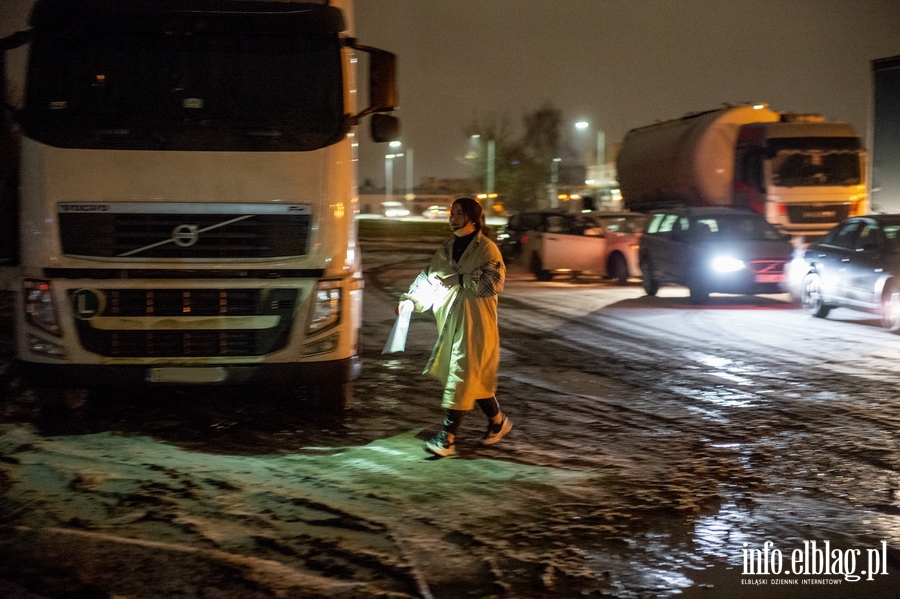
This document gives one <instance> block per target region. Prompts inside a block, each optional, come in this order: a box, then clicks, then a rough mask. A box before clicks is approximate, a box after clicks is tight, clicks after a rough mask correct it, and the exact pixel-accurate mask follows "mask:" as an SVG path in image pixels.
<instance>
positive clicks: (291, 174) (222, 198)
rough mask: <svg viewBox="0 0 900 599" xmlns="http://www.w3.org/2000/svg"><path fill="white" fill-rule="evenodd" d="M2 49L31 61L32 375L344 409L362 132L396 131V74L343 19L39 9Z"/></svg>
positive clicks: (9, 170) (18, 252) (355, 308)
mask: <svg viewBox="0 0 900 599" xmlns="http://www.w3.org/2000/svg"><path fill="white" fill-rule="evenodd" d="M0 47H2V49H3V51H4V58H5V59H7V60H6V61H5V63H6V64H7V65H10V64H11V63H12V59H13V55H14V54H15V53H17V52H24V53H25V59H26V61H27V77H25V78H23V79H20V80H15V79H13V80H10V81H7V77H6V76H4V78H3V79H4V80H3V83H4V90H3V91H4V94H3V96H4V106H5V109H6V110H5V114H4V123H5V127H4V131H3V142H4V147H3V154H2V156H3V158H4V168H3V172H2V174H0V192H2V194H3V197H2V200H0V210H2V216H3V218H2V219H0V227H2V229H3V230H2V231H0V237H2V238H3V239H4V240H6V243H5V244H4V245H2V246H0V249H2V250H3V253H4V255H3V256H0V264H2V265H3V266H2V268H3V269H4V270H5V273H4V274H5V280H6V281H8V282H9V283H8V284H7V285H8V287H10V288H11V289H12V290H13V291H14V292H15V298H16V299H15V310H16V315H15V331H16V332H15V336H16V339H15V351H16V357H17V360H18V363H19V364H20V365H21V367H22V370H23V372H24V373H25V374H26V375H29V376H30V378H31V379H32V380H35V381H37V382H39V383H45V384H58V385H63V386H67V387H76V388H84V387H93V386H97V385H107V384H110V385H129V386H130V385H151V386H153V385H155V386H166V385H196V384H204V385H216V384H221V385H257V386H259V385H286V386H290V387H298V388H301V387H305V388H307V389H308V390H309V395H310V396H311V397H313V398H314V399H316V400H319V401H320V402H321V403H322V404H323V405H327V406H329V407H343V406H345V405H346V403H347V401H348V400H349V398H350V394H351V389H352V387H351V381H352V380H353V379H354V378H355V377H357V376H358V374H359V371H360V359H359V347H358V334H359V329H360V327H361V320H362V317H361V310H362V288H363V283H362V273H361V264H360V252H359V245H358V243H357V234H356V222H355V215H356V214H357V212H358V194H357V187H356V161H357V158H356V149H357V145H358V141H357V137H356V136H357V124H358V122H359V120H360V117H362V116H364V115H368V114H371V115H372V121H371V134H372V137H373V138H374V140H375V141H388V140H391V139H394V138H395V137H396V133H397V121H396V119H395V117H393V116H391V115H390V114H388V113H390V112H391V111H392V110H393V109H394V106H395V92H394V90H395V57H394V55H393V54H390V53H388V52H385V51H382V50H377V49H374V48H368V47H365V46H361V45H359V44H358V43H357V42H356V39H355V38H354V37H353V31H352V12H351V6H350V0H331V1H329V0H310V1H307V2H292V1H287V2H283V1H255V0H79V1H71V0H37V2H36V3H35V4H34V7H33V10H32V13H31V17H30V28H28V29H25V30H23V31H21V32H19V33H16V34H14V35H11V36H7V37H6V38H4V39H2V40H0ZM357 51H363V52H366V53H368V54H369V60H368V63H369V85H368V88H369V106H368V107H367V108H365V109H363V110H358V109H357V105H356V75H355V71H356V66H357V65H356V63H357V58H358V55H357ZM9 70H10V72H12V69H9ZM8 90H9V91H10V94H7V91H8ZM12 91H18V92H21V93H20V95H21V101H20V103H18V104H17V102H16V101H15V99H13V98H12V97H11V96H12V95H13V94H12ZM11 239H15V240H16V241H15V242H14V243H11V242H9V240H11Z"/></svg>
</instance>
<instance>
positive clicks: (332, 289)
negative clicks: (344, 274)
mask: <svg viewBox="0 0 900 599" xmlns="http://www.w3.org/2000/svg"><path fill="white" fill-rule="evenodd" d="M312 310H313V312H312V318H311V319H310V321H309V332H310V333H317V332H319V331H321V330H323V329H327V328H328V327H330V326H332V325H334V324H337V322H338V321H339V320H340V319H341V282H340V281H320V282H319V284H318V285H316V291H315V295H314V297H313V309H312Z"/></svg>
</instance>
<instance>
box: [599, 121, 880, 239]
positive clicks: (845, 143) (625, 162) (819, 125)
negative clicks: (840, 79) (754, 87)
mask: <svg viewBox="0 0 900 599" xmlns="http://www.w3.org/2000/svg"><path fill="white" fill-rule="evenodd" d="M616 167H617V171H618V177H619V186H620V189H621V192H622V200H623V203H624V205H625V207H626V208H628V209H629V210H636V211H649V210H653V209H656V208H661V207H666V206H673V205H683V206H730V207H735V208H741V209H746V210H754V211H756V212H759V213H760V214H763V215H765V217H766V220H768V221H769V222H770V223H772V224H773V225H775V226H776V227H777V228H778V229H779V230H780V231H782V232H783V233H786V234H790V235H794V236H803V235H805V236H813V237H814V236H817V235H821V234H823V233H825V232H826V231H827V230H828V229H830V228H831V227H833V226H834V225H835V224H837V223H838V222H840V221H841V220H843V219H844V218H847V217H848V216H853V215H856V214H865V213H866V210H867V206H868V203H867V193H866V188H865V182H864V179H863V173H864V172H865V165H864V152H863V150H862V144H861V143H860V139H859V136H858V135H857V134H856V132H855V131H854V129H853V127H851V126H850V125H847V124H844V123H829V122H825V121H824V119H823V118H822V117H821V116H820V115H803V114H794V113H777V112H774V111H772V110H770V109H769V108H768V107H767V106H766V105H759V104H757V105H745V104H741V105H728V106H726V107H724V108H721V109H718V110H711V111H707V112H701V113H696V114H690V115H687V116H685V117H682V118H680V119H674V120H670V121H664V122H660V123H656V124H653V125H649V126H646V127H641V128H638V129H632V130H631V131H629V132H628V133H627V134H626V136H625V139H624V141H623V143H622V149H621V151H620V153H619V157H618V160H617V164H616Z"/></svg>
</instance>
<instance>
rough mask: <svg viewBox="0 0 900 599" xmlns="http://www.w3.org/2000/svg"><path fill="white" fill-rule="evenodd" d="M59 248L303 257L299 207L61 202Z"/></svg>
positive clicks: (303, 217)
mask: <svg viewBox="0 0 900 599" xmlns="http://www.w3.org/2000/svg"><path fill="white" fill-rule="evenodd" d="M58 211H59V214H58V216H59V234H60V245H61V247H62V251H63V253H64V254H66V255H69V256H91V257H97V258H129V257H132V258H161V259H176V258H177V259H203V258H205V259H228V258H231V259H242V258H282V257H290V256H303V255H306V254H307V252H308V244H309V232H310V214H309V210H308V207H307V206H303V205H297V204H294V205H268V204H267V205H231V204H164V203H160V204H155V203H149V202H143V203H108V204H103V203H100V204H78V203H73V202H68V203H62V204H59V206H58Z"/></svg>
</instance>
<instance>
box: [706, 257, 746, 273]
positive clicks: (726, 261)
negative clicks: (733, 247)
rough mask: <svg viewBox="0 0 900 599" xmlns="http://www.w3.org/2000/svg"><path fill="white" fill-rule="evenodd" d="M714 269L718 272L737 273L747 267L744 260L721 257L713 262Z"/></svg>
mask: <svg viewBox="0 0 900 599" xmlns="http://www.w3.org/2000/svg"><path fill="white" fill-rule="evenodd" d="M712 267H713V270H714V271H716V272H737V271H739V270H744V268H745V265H744V261H743V260H738V259H737V258H732V257H731V256H719V257H718V258H715V259H714V260H713V262H712Z"/></svg>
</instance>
